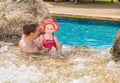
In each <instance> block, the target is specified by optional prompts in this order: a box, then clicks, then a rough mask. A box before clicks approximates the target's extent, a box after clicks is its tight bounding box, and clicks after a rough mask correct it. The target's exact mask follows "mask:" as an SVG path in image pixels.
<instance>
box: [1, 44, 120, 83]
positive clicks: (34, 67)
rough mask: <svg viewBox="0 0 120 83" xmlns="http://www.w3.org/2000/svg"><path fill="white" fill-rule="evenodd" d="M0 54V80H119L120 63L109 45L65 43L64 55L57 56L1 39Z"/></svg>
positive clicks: (78, 82) (68, 82)
mask: <svg viewBox="0 0 120 83" xmlns="http://www.w3.org/2000/svg"><path fill="white" fill-rule="evenodd" d="M53 51H54V50H53ZM58 55H59V54H58ZM58 55H56V54H55V56H58ZM0 56H1V58H0V82H1V83H4V82H11V83H16V82H17V83H24V82H25V83H30V82H35V83H51V82H52V83H59V82H60V83H62V82H64V83H84V82H85V83H94V82H95V83H101V82H103V83H111V82H112V83H119V82H120V80H119V77H120V74H119V72H120V66H119V65H118V64H116V62H114V60H113V59H112V58H111V55H110V53H109V49H106V50H104V51H102V50H94V49H91V48H87V47H70V46H63V48H62V52H61V56H63V57H64V58H61V57H57V58H55V57H53V56H54V54H53V56H52V54H51V56H52V57H49V56H47V55H46V56H43V55H37V56H35V55H32V54H31V55H26V54H24V53H20V52H19V50H18V48H17V46H15V45H13V44H10V43H5V42H0Z"/></svg>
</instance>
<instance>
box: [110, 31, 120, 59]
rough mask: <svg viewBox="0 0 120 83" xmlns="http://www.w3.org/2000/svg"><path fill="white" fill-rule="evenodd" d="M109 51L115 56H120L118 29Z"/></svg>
mask: <svg viewBox="0 0 120 83" xmlns="http://www.w3.org/2000/svg"><path fill="white" fill-rule="evenodd" d="M111 53H112V55H113V56H115V57H116V58H120V31H119V32H118V34H117V37H116V40H115V42H114V45H113V48H112V50H111Z"/></svg>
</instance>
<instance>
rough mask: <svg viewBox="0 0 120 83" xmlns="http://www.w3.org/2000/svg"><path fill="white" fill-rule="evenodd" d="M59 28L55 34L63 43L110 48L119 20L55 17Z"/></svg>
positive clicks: (119, 26) (119, 23) (119, 24)
mask: <svg viewBox="0 0 120 83" xmlns="http://www.w3.org/2000/svg"><path fill="white" fill-rule="evenodd" d="M55 20H56V21H57V22H58V23H59V24H60V26H61V28H60V30H59V31H58V32H56V33H55V35H56V36H57V37H58V40H59V41H60V42H61V43H62V44H63V45H70V46H87V47H91V48H98V49H99V48H100V49H106V48H111V47H112V46H113V43H114V41H115V38H116V35H117V33H118V30H119V29H120V22H108V21H97V20H86V19H73V18H61V17H57V18H55Z"/></svg>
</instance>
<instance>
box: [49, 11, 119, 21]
mask: <svg viewBox="0 0 120 83" xmlns="http://www.w3.org/2000/svg"><path fill="white" fill-rule="evenodd" d="M51 16H52V17H67V18H81V19H91V20H102V21H115V22H120V18H110V17H98V16H86V15H72V14H58V13H51Z"/></svg>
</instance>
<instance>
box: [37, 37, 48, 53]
mask: <svg viewBox="0 0 120 83" xmlns="http://www.w3.org/2000/svg"><path fill="white" fill-rule="evenodd" d="M39 38H40V39H39V40H40V43H41V46H42V49H43V50H45V51H48V49H47V48H45V47H44V46H43V43H42V41H43V37H42V35H41V36H40V37H39Z"/></svg>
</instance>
